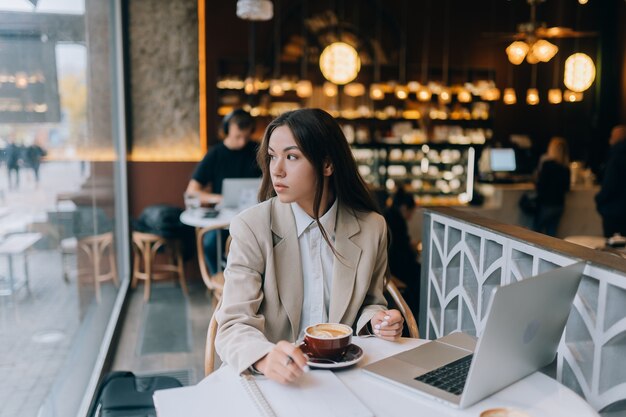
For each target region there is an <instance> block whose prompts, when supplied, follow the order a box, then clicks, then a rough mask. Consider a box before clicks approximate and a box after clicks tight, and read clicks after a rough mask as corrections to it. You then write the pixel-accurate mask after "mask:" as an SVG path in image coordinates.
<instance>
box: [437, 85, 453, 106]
mask: <svg viewBox="0 0 626 417" xmlns="http://www.w3.org/2000/svg"><path fill="white" fill-rule="evenodd" d="M451 99H452V95H451V94H450V90H449V89H447V88H443V89H441V92H440V93H439V102H441V103H444V104H445V103H449V102H450V100H451Z"/></svg>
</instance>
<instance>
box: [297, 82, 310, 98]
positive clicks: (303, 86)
mask: <svg viewBox="0 0 626 417" xmlns="http://www.w3.org/2000/svg"><path fill="white" fill-rule="evenodd" d="M296 95H297V96H298V97H300V98H308V97H311V96H312V95H313V84H312V83H311V81H309V80H300V81H298V82H297V83H296Z"/></svg>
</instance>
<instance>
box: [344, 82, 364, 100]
mask: <svg viewBox="0 0 626 417" xmlns="http://www.w3.org/2000/svg"><path fill="white" fill-rule="evenodd" d="M343 92H344V93H346V95H348V96H350V97H360V96H362V95H363V94H365V86H364V85H363V84H361V83H350V84H346V86H345V87H344V88H343Z"/></svg>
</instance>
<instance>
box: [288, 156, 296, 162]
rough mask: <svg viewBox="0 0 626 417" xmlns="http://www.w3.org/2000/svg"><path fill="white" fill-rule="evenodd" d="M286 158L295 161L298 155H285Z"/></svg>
mask: <svg viewBox="0 0 626 417" xmlns="http://www.w3.org/2000/svg"><path fill="white" fill-rule="evenodd" d="M287 159H289V160H290V161H295V160H296V159H298V157H297V156H296V155H287Z"/></svg>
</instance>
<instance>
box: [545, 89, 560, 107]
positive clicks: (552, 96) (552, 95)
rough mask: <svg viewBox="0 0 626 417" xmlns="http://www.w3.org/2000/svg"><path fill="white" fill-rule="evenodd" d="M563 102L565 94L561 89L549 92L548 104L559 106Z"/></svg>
mask: <svg viewBox="0 0 626 417" xmlns="http://www.w3.org/2000/svg"><path fill="white" fill-rule="evenodd" d="M562 101H563V92H562V91H561V89H560V88H551V89H549V90H548V102H550V103H551V104H559V103H560V102H562Z"/></svg>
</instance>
